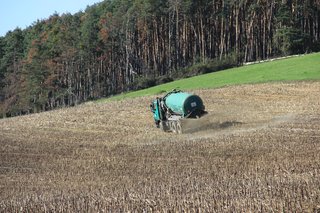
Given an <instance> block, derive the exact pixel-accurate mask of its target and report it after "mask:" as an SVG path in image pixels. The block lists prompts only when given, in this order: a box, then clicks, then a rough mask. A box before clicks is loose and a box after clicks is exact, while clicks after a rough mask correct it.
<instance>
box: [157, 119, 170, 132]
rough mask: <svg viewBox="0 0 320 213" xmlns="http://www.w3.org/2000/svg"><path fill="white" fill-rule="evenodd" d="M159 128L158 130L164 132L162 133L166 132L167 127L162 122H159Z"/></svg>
mask: <svg viewBox="0 0 320 213" xmlns="http://www.w3.org/2000/svg"><path fill="white" fill-rule="evenodd" d="M159 127H160V129H161V130H162V131H164V132H166V131H168V126H167V124H166V123H165V122H164V121H160V123H159Z"/></svg>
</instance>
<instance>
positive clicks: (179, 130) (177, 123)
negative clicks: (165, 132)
mask: <svg viewBox="0 0 320 213" xmlns="http://www.w3.org/2000/svg"><path fill="white" fill-rule="evenodd" d="M176 132H177V133H178V134H182V127H181V122H180V121H177V122H176Z"/></svg>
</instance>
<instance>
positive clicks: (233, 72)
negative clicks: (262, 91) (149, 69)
mask: <svg viewBox="0 0 320 213" xmlns="http://www.w3.org/2000/svg"><path fill="white" fill-rule="evenodd" d="M297 80H320V53H314V54H308V55H301V56H295V57H292V58H288V59H280V60H274V61H270V62H264V63H260V64H259V63H258V64H253V65H247V66H242V67H238V68H232V69H227V70H223V71H220V72H214V73H209V74H204V75H199V76H196V77H192V78H187V79H181V80H178V81H174V82H170V83H166V84H162V85H159V86H156V87H152V88H148V89H144V90H139V91H136V92H129V93H126V94H122V95H118V96H115V97H112V98H108V99H102V100H99V101H101V102H104V101H107V100H117V99H118V100H119V99H122V98H125V97H139V96H144V95H156V94H160V93H163V92H165V91H167V92H168V91H171V90H173V89H176V88H179V89H181V90H190V89H191V90H192V89H209V88H218V87H224V86H232V85H239V84H248V83H250V84H255V83H263V82H273V81H282V82H283V81H285V82H288V81H297Z"/></svg>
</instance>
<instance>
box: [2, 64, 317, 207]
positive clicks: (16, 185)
mask: <svg viewBox="0 0 320 213" xmlns="http://www.w3.org/2000/svg"><path fill="white" fill-rule="evenodd" d="M290 60H291V59H290ZM299 60H302V58H299ZM279 63H281V62H280V61H279V62H276V64H273V66H275V67H276V68H278V67H280V65H279ZM255 66H256V65H255ZM255 66H249V67H247V68H251V67H252V68H254V67H255ZM257 66H259V67H260V68H263V67H264V66H266V65H264V64H260V65H257ZM292 66H299V63H297V64H296V65H292ZM247 68H245V67H244V68H240V69H247ZM230 72H234V71H232V70H230ZM247 72H250V69H249V70H248V71H247ZM314 73H316V72H314ZM216 75H217V76H219V75H228V72H226V73H223V72H221V73H216ZM306 75H309V74H306ZM310 75H311V74H310ZM197 78H200V77H197ZM218 78H219V77H217V79H218ZM238 79H241V78H238ZM261 80H263V78H262V77H261ZM292 80H294V79H292ZM185 85H186V84H185ZM192 91H193V92H195V93H196V94H199V95H200V96H201V97H202V98H203V100H204V103H205V105H206V107H207V110H208V112H209V114H208V115H207V116H206V117H204V118H203V120H201V125H199V126H197V128H196V129H194V130H193V133H191V132H189V133H186V134H182V135H175V134H170V133H163V132H161V131H159V129H157V128H155V127H154V124H153V120H152V119H153V118H152V114H151V112H150V110H149V107H148V106H149V103H150V101H151V100H152V99H153V98H154V97H155V96H154V95H152V96H145V97H137V98H133V99H124V100H121V101H108V102H106V103H94V102H89V103H86V104H83V105H79V106H76V107H73V108H66V109H60V110H54V111H51V112H45V113H39V114H33V115H27V116H21V117H14V118H7V119H1V120H0V135H1V137H0V176H1V178H0V211H1V212H16V211H23V212H38V211H43V212H45V211H54V212H62V211H65V212H98V211H100V212H101V211H106V212H108V211H112V212H113V211H116V212H127V211H129V210H130V211H137V212H143V211H145V212H146V211H148V212H153V211H156V212H157V211H172V212H182V211H186V212H190V211H203V212H208V211H216V212H236V211H241V212H267V211H274V212H292V211H298V212H317V211H319V210H320V207H319V203H320V197H319V196H318V195H319V194H320V188H319V185H320V163H319V162H320V99H319V94H320V82H319V81H294V82H274V83H262V84H251V85H249V84H248V85H234V86H228V87H222V88H215V89H199V90H192Z"/></svg>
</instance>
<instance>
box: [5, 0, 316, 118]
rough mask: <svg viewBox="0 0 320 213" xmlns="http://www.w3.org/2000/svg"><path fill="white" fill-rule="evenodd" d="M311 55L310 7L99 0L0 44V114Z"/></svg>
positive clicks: (249, 1)
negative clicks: (255, 63)
mask: <svg viewBox="0 0 320 213" xmlns="http://www.w3.org/2000/svg"><path fill="white" fill-rule="evenodd" d="M316 51H320V1H319V0H105V1H103V2H100V3H97V4H95V5H92V6H88V7H87V9H86V10H85V11H80V12H78V13H76V14H53V15H51V16H50V17H48V18H47V19H45V20H38V21H35V22H34V23H33V24H32V25H31V26H29V27H27V28H26V29H19V28H16V29H15V30H13V31H9V32H8V33H7V34H6V35H5V36H3V37H0V117H11V116H17V115H23V114H29V113H35V112H41V111H47V110H51V109H54V108H58V107H65V106H73V105H77V104H79V103H82V102H85V101H88V100H94V99H98V98H101V97H108V96H111V95H115V94H118V93H121V92H127V91H130V90H136V89H141V88H146V87H149V86H153V85H156V84H158V83H163V82H167V81H171V80H173V79H176V78H181V77H184V76H187V75H196V74H200V73H205V72H212V71H216V70H219V67H220V68H221V67H222V68H224V67H232V66H240V65H241V64H243V63H244V62H249V61H256V60H263V59H268V58H273V57H279V56H286V55H292V54H303V53H309V52H316ZM204 64H211V65H212V67H211V68H210V66H209V68H208V69H204V70H201V69H200V70H196V67H201V66H199V65H204ZM197 65H198V66H197ZM215 66H216V67H215ZM188 67H191V69H186V68H188ZM192 67H194V69H192ZM207 67H208V66H207ZM217 67H218V68H217ZM188 72H191V73H188Z"/></svg>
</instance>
